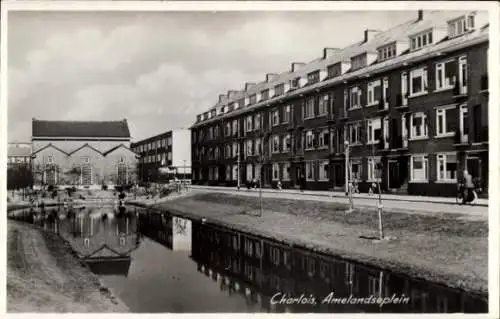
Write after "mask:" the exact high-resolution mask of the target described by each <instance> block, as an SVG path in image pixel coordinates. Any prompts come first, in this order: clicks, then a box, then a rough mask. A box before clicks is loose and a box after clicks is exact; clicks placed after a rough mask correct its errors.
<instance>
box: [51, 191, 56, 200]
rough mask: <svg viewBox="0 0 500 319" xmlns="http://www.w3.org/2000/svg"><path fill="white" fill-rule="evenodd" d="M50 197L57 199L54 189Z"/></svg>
mask: <svg viewBox="0 0 500 319" xmlns="http://www.w3.org/2000/svg"><path fill="white" fill-rule="evenodd" d="M50 197H52V199H54V198H56V197H57V189H54V190H53V191H52V194H51V195H50Z"/></svg>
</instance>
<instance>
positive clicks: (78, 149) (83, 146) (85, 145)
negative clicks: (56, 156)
mask: <svg viewBox="0 0 500 319" xmlns="http://www.w3.org/2000/svg"><path fill="white" fill-rule="evenodd" d="M84 148H89V149H91V150H93V151H94V152H96V153H98V154H101V155H104V154H103V153H102V152H101V151H99V150H98V149H96V148H95V147H92V145H89V144H88V143H85V144H83V145H82V146H80V147H79V148H77V149H75V150H73V151H71V152H69V153H68V155H73V154H74V153H76V152H78V151H80V150H82V149H84Z"/></svg>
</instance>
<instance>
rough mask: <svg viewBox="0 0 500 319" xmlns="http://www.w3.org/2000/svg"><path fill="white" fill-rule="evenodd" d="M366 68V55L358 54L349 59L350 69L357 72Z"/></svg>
mask: <svg viewBox="0 0 500 319" xmlns="http://www.w3.org/2000/svg"><path fill="white" fill-rule="evenodd" d="M365 66H366V54H360V55H358V56H355V57H353V58H351V69H352V70H357V69H361V68H363V67H365Z"/></svg>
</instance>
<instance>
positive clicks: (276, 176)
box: [273, 163, 280, 181]
mask: <svg viewBox="0 0 500 319" xmlns="http://www.w3.org/2000/svg"><path fill="white" fill-rule="evenodd" d="M279 174H280V165H279V164H278V163H273V181H277V180H278V179H279V178H280V177H279Z"/></svg>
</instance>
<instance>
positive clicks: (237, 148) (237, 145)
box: [236, 142, 240, 190]
mask: <svg viewBox="0 0 500 319" xmlns="http://www.w3.org/2000/svg"><path fill="white" fill-rule="evenodd" d="M236 153H237V155H238V158H237V160H236V165H237V167H236V172H237V173H238V190H240V142H236Z"/></svg>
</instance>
